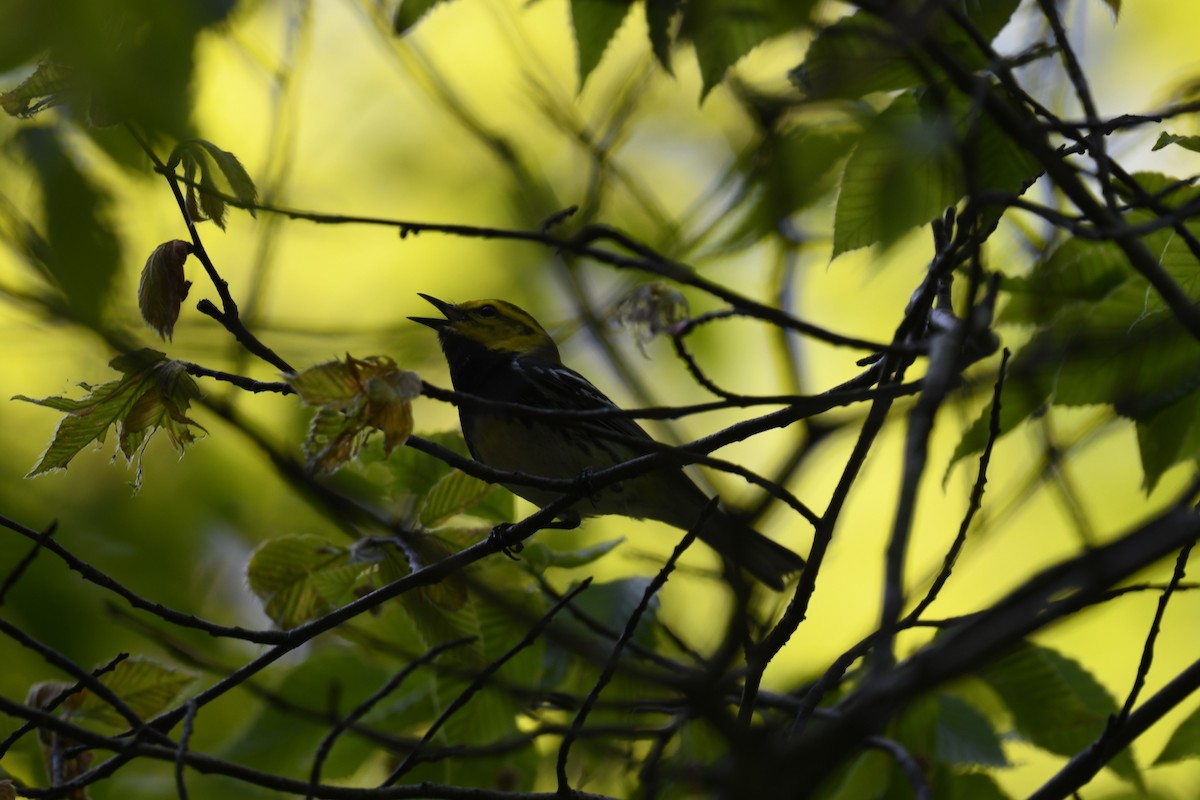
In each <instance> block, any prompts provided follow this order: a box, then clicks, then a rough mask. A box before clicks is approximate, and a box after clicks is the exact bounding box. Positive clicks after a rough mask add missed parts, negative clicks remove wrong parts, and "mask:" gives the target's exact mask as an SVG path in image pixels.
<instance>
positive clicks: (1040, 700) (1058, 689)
mask: <svg viewBox="0 0 1200 800" xmlns="http://www.w3.org/2000/svg"><path fill="white" fill-rule="evenodd" d="M980 677H981V678H982V679H983V680H984V681H985V682H987V684H988V685H990V686H991V687H992V689H994V690H995V691H996V693H997V694H999V695H1000V698H1001V699H1002V700H1003V701H1004V704H1005V705H1006V706H1007V707H1008V710H1009V712H1010V713H1011V714H1012V716H1013V723H1014V725H1015V726H1016V730H1017V732H1018V733H1019V734H1020V735H1021V736H1022V737H1023V738H1025V739H1026V740H1027V741H1029V742H1030V743H1031V744H1033V745H1035V746H1037V747H1040V748H1042V749H1044V750H1048V751H1050V752H1051V753H1056V754H1058V755H1063V756H1071V755H1074V754H1075V753H1077V752H1079V751H1080V750H1082V749H1083V748H1085V747H1087V746H1088V745H1089V744H1091V743H1092V742H1093V741H1094V740H1095V739H1096V737H1097V736H1099V735H1100V734H1101V733H1102V732H1103V731H1104V727H1105V725H1106V724H1107V722H1108V718H1109V716H1110V715H1112V714H1115V713H1117V703H1116V701H1115V700H1114V699H1113V696H1112V695H1111V694H1110V693H1109V692H1108V690H1107V689H1105V688H1104V686H1103V685H1101V684H1100V682H1099V681H1097V680H1096V679H1095V678H1094V677H1092V675H1091V673H1089V672H1088V671H1087V670H1086V669H1084V668H1083V667H1082V666H1081V665H1080V664H1079V663H1078V662H1077V661H1075V660H1074V659H1071V658H1068V657H1067V656H1064V655H1062V654H1061V653H1058V652H1056V651H1054V650H1051V649H1050V648H1047V647H1040V646H1037V645H1033V644H1029V643H1022V644H1020V645H1018V646H1017V647H1015V648H1014V649H1013V650H1012V651H1011V652H1010V653H1009V654H1008V655H1006V656H1004V657H1003V658H1000V659H998V660H997V661H995V662H993V663H992V664H990V665H988V667H987V668H985V669H984V670H983V671H982V672H981V673H980ZM1108 766H1109V767H1110V768H1111V769H1112V770H1113V771H1114V772H1116V773H1117V774H1118V775H1119V776H1121V777H1122V778H1123V779H1125V780H1127V781H1130V782H1131V783H1134V784H1136V785H1138V786H1141V785H1142V778H1141V775H1140V773H1139V772H1138V769H1137V765H1136V764H1134V761H1133V756H1132V755H1131V754H1130V752H1129V750H1128V749H1126V750H1123V751H1121V753H1120V754H1119V755H1118V756H1117V757H1116V758H1114V759H1113V760H1112V761H1110V762H1109V763H1108Z"/></svg>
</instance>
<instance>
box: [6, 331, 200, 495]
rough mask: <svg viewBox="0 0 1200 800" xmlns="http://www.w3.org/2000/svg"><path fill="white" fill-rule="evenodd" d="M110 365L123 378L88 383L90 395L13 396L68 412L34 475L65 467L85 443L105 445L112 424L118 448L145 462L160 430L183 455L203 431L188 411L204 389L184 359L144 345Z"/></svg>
mask: <svg viewBox="0 0 1200 800" xmlns="http://www.w3.org/2000/svg"><path fill="white" fill-rule="evenodd" d="M109 366H110V367H112V368H113V369H115V370H117V371H119V372H121V373H123V374H124V377H122V378H120V379H118V380H114V381H110V382H108V383H105V384H103V385H101V386H97V387H94V388H93V387H87V386H85V387H84V388H86V389H87V390H88V395H87V396H86V397H82V398H80V399H78V400H72V399H70V398H66V397H45V398H42V399H41V400H35V399H33V398H30V397H25V396H24V395H17V396H16V397H15V398H14V399H16V400H24V401H26V402H28V403H35V404H37V405H40V406H46V407H47V408H53V409H55V410H58V411H65V412H67V414H66V416H65V417H63V419H62V421H60V422H59V424H58V428H57V429H56V430H55V432H54V438H53V440H52V441H51V442H50V446H49V447H48V448H47V449H46V452H45V453H44V454H43V455H42V457H41V460H39V461H38V464H37V466H35V467H34V468H33V470H31V471H30V473H29V477H33V476H34V475H40V474H41V473H43V472H48V471H50V470H53V469H66V467H67V465H68V464H70V463H71V459H73V458H74V457H75V455H76V454H77V453H79V451H80V450H82V449H83V448H84V447H86V446H88V445H89V444H91V443H92V442H95V443H96V444H103V443H104V437H105V435H106V434H107V432H108V428H109V426H113V425H115V426H116V428H117V446H118V449H119V451H120V452H121V454H122V455H123V456H124V457H125V459H126V461H130V462H132V461H135V460H137V461H140V452H141V446H142V445H143V444H144V443H145V442H146V441H147V440H148V439H149V437H150V436H152V435H153V434H154V433H155V431H157V430H159V429H160V428H161V429H163V430H164V431H166V433H167V437H168V438H169V439H170V441H171V444H172V445H173V446H174V447H175V449H176V450H177V451H179V452H180V453H182V452H183V451H184V450H185V449H186V448H187V446H188V445H189V444H191V443H192V442H193V441H194V440H195V436H196V434H195V431H196V430H200V431H202V430H203V428H201V427H200V426H199V425H198V424H196V422H194V421H193V420H191V419H188V417H187V415H186V412H187V409H188V406H189V405H190V404H191V401H192V400H195V399H196V398H198V397H199V396H200V390H199V388H198V387H197V386H196V382H195V381H194V380H193V379H192V377H191V376H190V375H188V374H187V369H186V367H185V365H184V364H183V362H180V361H172V360H170V359H168V358H167V357H166V355H164V354H163V353H160V352H158V351H157V350H150V349H144V350H138V351H135V352H133V353H127V354H125V355H122V356H118V357H116V358H114V359H113V360H112V361H110V362H109ZM140 479H141V468H140V466H139V468H138V481H140Z"/></svg>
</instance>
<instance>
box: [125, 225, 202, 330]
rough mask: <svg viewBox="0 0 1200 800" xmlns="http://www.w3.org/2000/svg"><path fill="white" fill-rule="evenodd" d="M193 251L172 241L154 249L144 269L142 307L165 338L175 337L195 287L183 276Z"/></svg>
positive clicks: (147, 320) (140, 301) (177, 240)
mask: <svg viewBox="0 0 1200 800" xmlns="http://www.w3.org/2000/svg"><path fill="white" fill-rule="evenodd" d="M191 252H192V246H191V244H189V243H188V242H185V241H182V240H180V239H172V240H171V241H169V242H164V243H163V244H160V245H159V246H158V247H156V248H154V252H152V253H151V254H150V257H149V258H148V259H146V266H144V267H142V280H141V283H139V284H138V308H139V309H141V312H142V319H144V320H146V324H147V325H149V326H150V327H151V328H153V329H154V330H155V332H156V333H158V335H159V336H162V337H163V338H164V339H170V338H171V334H172V333H173V332H174V330H175V321H176V320H178V319H179V309H180V306H181V305H182V304H183V301H184V299H186V298H187V295H188V290H189V289H190V288H191V286H192V282H191V281H189V280H186V279H185V278H184V277H183V264H184V262H185V261H187V257H188V254H189V253H191Z"/></svg>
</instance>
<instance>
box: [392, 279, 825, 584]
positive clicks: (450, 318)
mask: <svg viewBox="0 0 1200 800" xmlns="http://www.w3.org/2000/svg"><path fill="white" fill-rule="evenodd" d="M418 294H419V295H420V297H422V298H424V299H425V300H427V301H428V302H429V303H430V304H432V305H433V306H434V307H435V308H436V309H437V310H438V311H440V312H441V313H442V315H443V316H442V317H441V318H438V317H409V319H410V320H412V321H413V322H417V323H420V324H421V325H425V326H427V327H430V328H432V329H433V330H435V331H437V334H438V341H439V343H440V345H441V348H442V352H443V354H444V355H445V357H446V362H447V364H448V365H449V367H450V381H451V383H452V385H453V386H454V390H455V391H456V392H460V393H462V394H466V395H473V396H475V397H478V398H482V399H483V400H486V401H493V402H497V403H509V404H512V403H516V404H520V405H523V406H527V407H531V408H536V409H573V410H581V411H582V410H594V409H611V410H617V409H618V406H617V405H616V404H615V403H613V401H612V400H610V399H608V397H606V396H605V395H604V393H603V392H601V391H600V390H599V389H597V388H596V387H595V386H594V385H593V384H592V383H591V381H589V380H588V379H587V378H585V377H583V376H582V375H580V374H579V373H578V372H576V371H575V370H573V369H570V368H569V367H567V366H565V365H564V364H563V362H562V359H561V357H560V356H559V352H558V346H557V345H556V344H555V343H554V340H553V339H552V338H551V336H550V334H548V333H547V332H546V330H545V329H544V328H543V327H542V326H541V325H540V324H539V323H538V322H537V320H535V319H534V318H533V317H532V316H530V315H529V314H528V313H526V312H525V311H523V310H522V309H520V308H518V307H517V306H515V305H513V304H512V303H509V302H507V301H505V300H470V301H466V302H462V303H450V302H447V301H444V300H439V299H438V298H436V297H432V296H430V295H427V294H421V293H418ZM458 413H459V422H460V423H461V425H462V432H463V438H464V439H465V440H466V443H467V448H468V449H469V450H470V452H471V455H472V457H473V458H474V459H475V460H476V461H478V462H480V463H481V464H484V465H485V466H488V467H491V468H494V469H498V470H505V471H509V472H514V473H521V474H523V475H528V476H536V477H543V478H566V479H577V478H580V477H582V476H586V475H589V474H591V473H593V472H598V471H600V470H602V469H605V468H607V467H611V466H614V465H616V464H620V463H622V462H624V461H628V460H629V459H631V458H636V457H637V456H640V455H644V454H645V453H647V452H652V450H653V447H654V444H655V443H654V440H653V439H652V438H651V437H650V435H649V434H648V433H646V431H645V430H643V429H642V427H641V426H640V425H638V424H637V422H635V421H634V420H633V419H632V418H630V417H629V416H623V415H614V416H595V417H587V418H583V419H569V418H566V417H561V416H560V417H543V418H538V417H537V416H536V415H531V414H521V413H517V414H514V413H512V411H511V410H505V409H503V408H500V407H489V406H488V405H487V404H486V403H480V402H463V403H459V404H458ZM643 442H644V443H645V446H641V447H639V445H640V444H641V443H643ZM504 485H505V487H506V488H508V489H509V490H510V491H512V492H513V493H514V494H516V495H518V496H520V497H523V498H525V499H526V500H528V501H530V502H531V503H533V504H535V505H537V506H539V507H540V506H545V505H546V504H547V503H550V502H551V501H553V500H555V499H556V498H558V497H559V496H560V494H559V493H556V492H554V491H552V490H550V489H545V488H538V487H533V486H528V485H520V484H517V483H512V484H504ZM709 506H710V500H709V497H708V496H707V495H706V494H705V493H704V491H703V490H702V489H701V488H700V487H699V486H697V485H696V483H695V482H694V481H693V480H692V479H691V478H690V477H688V475H687V474H686V473H685V472H684V471H683V469H682V468H680V467H678V466H676V465H669V466H663V467H660V468H656V469H654V470H653V471H650V472H646V473H643V474H641V475H638V476H636V477H632V478H629V479H626V480H624V481H622V482H620V483H619V484H616V485H609V486H604V487H601V488H600V489H599V490H598V491H597V492H595V493H592V494H590V496H585V497H581V498H580V499H579V500H578V501H577V503H576V505H575V508H574V511H575V512H576V513H578V514H579V515H580V516H601V515H607V514H618V515H622V516H626V517H632V518H635V519H652V520H657V521H659V522H665V523H667V524H668V525H671V526H674V527H676V528H679V529H681V530H690V529H691V528H692V527H693V526H695V525H696V524H697V523H698V522H699V523H700V527H699V530H698V531H697V536H698V537H699V538H700V540H701V541H703V542H705V543H706V544H708V545H709V546H710V547H712V548H713V549H714V550H716V551H717V552H718V553H719V554H721V555H722V556H723V557H725V558H728V559H730V560H731V561H732V562H733V563H734V564H736V565H738V566H740V567H742V568H743V569H745V570H746V571H747V572H748V573H750V574H751V575H753V576H754V577H755V578H757V579H758V580H759V581H761V582H762V583H763V584H765V585H767V586H769V587H771V588H772V589H775V590H776V591H779V590H782V589H783V588H784V586H785V579H786V578H787V577H788V576H790V575H792V574H794V573H796V572H798V571H800V570H801V569H802V568H803V567H804V560H803V559H802V558H801V557H800V556H798V555H796V554H795V553H793V552H792V551H791V550H789V549H787V548H786V547H784V546H782V545H780V544H778V543H777V542H775V541H773V540H771V539H768V538H767V537H766V536H763V535H762V534H761V533H759V532H758V531H756V530H754V529H753V528H752V527H750V525H748V524H747V523H745V522H743V521H742V520H741V519H739V518H738V517H736V516H734V515H732V514H730V513H728V512H726V511H725V510H724V509H722V508H720V507H715V508H711V509H710V508H709ZM706 510H707V513H706Z"/></svg>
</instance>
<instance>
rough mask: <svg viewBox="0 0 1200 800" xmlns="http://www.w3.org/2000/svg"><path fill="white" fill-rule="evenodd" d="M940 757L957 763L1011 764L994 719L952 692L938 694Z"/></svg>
mask: <svg viewBox="0 0 1200 800" xmlns="http://www.w3.org/2000/svg"><path fill="white" fill-rule="evenodd" d="M935 752H936V755H937V760H938V761H939V762H941V763H943V764H952V765H955V766H964V767H970V766H985V767H1007V766H1008V765H1009V764H1008V758H1007V757H1006V756H1005V755H1004V747H1003V745H1002V744H1001V742H1000V736H999V734H997V732H996V730H995V728H994V727H993V726H992V723H991V721H990V720H988V718H987V717H986V716H984V715H983V714H982V713H980V712H979V710H978V709H976V708H975V707H974V706H973V705H971V704H970V703H968V702H967V701H966V700H963V699H962V698H961V697H956V696H954V695H950V694H939V695H938V714H937V728H936V749H935Z"/></svg>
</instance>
